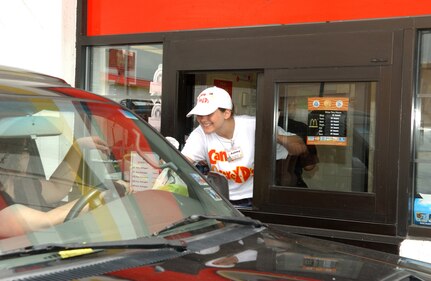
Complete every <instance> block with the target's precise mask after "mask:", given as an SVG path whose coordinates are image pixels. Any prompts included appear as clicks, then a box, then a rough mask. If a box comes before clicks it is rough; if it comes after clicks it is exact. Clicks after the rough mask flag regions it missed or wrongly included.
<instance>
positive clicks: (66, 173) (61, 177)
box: [40, 136, 109, 203]
mask: <svg viewBox="0 0 431 281" xmlns="http://www.w3.org/2000/svg"><path fill="white" fill-rule="evenodd" d="M82 148H90V149H98V150H100V151H102V152H104V153H109V147H108V145H107V144H106V142H104V141H103V140H102V139H100V138H99V137H97V136H93V137H84V138H80V139H77V140H76V141H75V142H74V143H73V145H72V146H71V147H70V149H69V151H68V152H67V154H66V156H65V157H64V159H63V161H62V162H61V163H60V165H59V166H58V167H57V169H56V170H55V171H54V173H53V174H52V176H51V178H50V179H49V180H45V179H41V180H40V182H41V185H42V196H43V197H44V198H45V201H46V202H47V203H55V202H58V201H60V200H61V199H63V198H64V197H65V196H66V195H67V194H68V193H69V191H70V188H71V186H72V184H73V182H74V181H75V179H76V176H77V171H78V168H79V165H80V163H81V161H82V152H81V149H82Z"/></svg>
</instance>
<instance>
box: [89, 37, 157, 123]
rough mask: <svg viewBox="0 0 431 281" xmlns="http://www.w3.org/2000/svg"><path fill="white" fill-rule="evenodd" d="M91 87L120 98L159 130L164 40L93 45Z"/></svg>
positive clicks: (114, 98)
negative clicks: (147, 43)
mask: <svg viewBox="0 0 431 281" xmlns="http://www.w3.org/2000/svg"><path fill="white" fill-rule="evenodd" d="M90 54H91V57H90V63H91V64H90V75H89V76H90V77H89V84H88V90H90V91H92V92H94V93H96V94H99V95H103V96H107V97H108V98H110V99H112V100H114V101H117V102H119V103H121V104H123V105H125V106H126V107H128V108H130V109H132V110H133V111H134V112H135V113H137V114H138V115H139V116H141V117H142V118H143V119H145V120H146V121H148V122H149V123H150V124H151V125H153V126H154V127H155V128H156V129H158V130H160V117H161V96H162V56H163V46H162V45H161V44H151V45H130V46H102V47H92V48H91V52H90Z"/></svg>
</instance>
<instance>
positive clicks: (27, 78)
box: [0, 65, 70, 86]
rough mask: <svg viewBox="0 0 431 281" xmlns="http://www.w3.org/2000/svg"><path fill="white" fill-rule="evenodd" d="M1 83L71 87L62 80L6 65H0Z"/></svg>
mask: <svg viewBox="0 0 431 281" xmlns="http://www.w3.org/2000/svg"><path fill="white" fill-rule="evenodd" d="M0 81H2V82H4V81H14V82H15V83H19V82H25V83H26V84H29V83H35V84H36V83H38V84H50V85H52V86H60V85H61V86H70V85H69V84H67V83H66V81H64V80H63V79H61V78H57V77H54V76H50V75H46V74H42V73H38V72H33V71H30V70H25V69H21V68H16V67H10V66H4V65H0Z"/></svg>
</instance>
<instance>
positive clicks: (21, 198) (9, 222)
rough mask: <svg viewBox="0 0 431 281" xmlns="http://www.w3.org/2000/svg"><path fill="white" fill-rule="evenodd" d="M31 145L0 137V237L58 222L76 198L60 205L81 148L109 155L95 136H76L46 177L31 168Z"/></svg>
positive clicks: (70, 184) (78, 161)
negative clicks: (96, 150) (61, 158)
mask: <svg viewBox="0 0 431 281" xmlns="http://www.w3.org/2000/svg"><path fill="white" fill-rule="evenodd" d="M32 144H33V145H35V143H34V141H32V140H31V139H30V138H27V139H16V138H10V139H8V138H3V139H0V238H6V237H11V236H17V235H22V234H24V233H26V232H28V231H34V230H39V229H42V228H46V227H50V226H53V225H56V224H58V223H62V222H63V221H64V220H65V218H66V216H67V214H68V213H69V211H70V210H71V208H72V206H74V204H75V203H76V201H77V200H74V201H71V202H68V203H65V204H63V205H61V203H63V202H61V200H62V199H63V198H65V197H66V196H67V195H68V193H69V191H70V190H71V187H72V184H73V182H74V181H75V179H76V177H77V174H76V171H78V168H79V165H80V163H81V160H82V152H81V149H82V148H88V149H98V150H99V151H101V152H102V153H104V154H109V147H108V145H107V144H106V142H105V141H103V140H102V139H100V138H99V137H96V136H92V137H83V138H79V139H77V140H76V141H75V142H74V143H73V145H72V146H71V147H70V149H69V151H68V152H67V154H66V156H65V157H64V159H63V160H62V162H61V163H60V164H59V165H58V167H57V168H56V169H55V171H54V173H53V174H52V176H51V177H50V179H49V180H47V179H46V178H45V177H41V176H40V175H41V174H43V173H40V172H38V171H36V170H32V165H31V161H32V157H31V149H30V148H31V145H32ZM33 150H34V149H33ZM34 158H36V157H34ZM34 166H36V167H37V166H39V165H34ZM33 169H37V168H34V167H33ZM39 169H40V168H39Z"/></svg>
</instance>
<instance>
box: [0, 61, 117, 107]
mask: <svg viewBox="0 0 431 281" xmlns="http://www.w3.org/2000/svg"><path fill="white" fill-rule="evenodd" d="M17 94H19V95H20V96H25V95H30V96H33V97H34V96H45V97H49V98H55V97H69V98H75V99H81V100H92V101H96V100H97V101H99V102H101V101H102V102H108V103H114V101H112V100H110V99H108V98H105V97H103V96H101V95H97V94H95V93H91V92H88V91H85V90H81V89H78V88H74V87H72V86H71V85H70V84H68V83H67V82H66V81H64V80H63V79H61V78H58V77H54V76H51V75H46V74H42V73H38V72H34V71H30V70H25V69H21V68H15V67H9V66H3V65H0V95H17Z"/></svg>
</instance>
